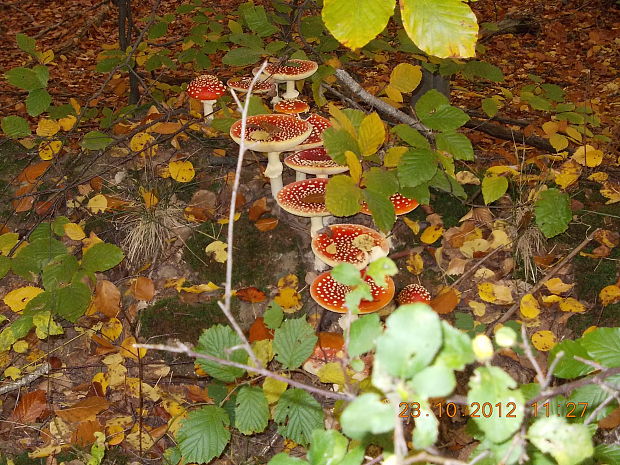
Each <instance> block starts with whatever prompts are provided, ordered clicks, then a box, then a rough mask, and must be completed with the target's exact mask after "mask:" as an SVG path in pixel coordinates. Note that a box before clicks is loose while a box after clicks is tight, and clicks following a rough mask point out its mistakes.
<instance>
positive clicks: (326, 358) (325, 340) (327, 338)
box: [310, 333, 344, 362]
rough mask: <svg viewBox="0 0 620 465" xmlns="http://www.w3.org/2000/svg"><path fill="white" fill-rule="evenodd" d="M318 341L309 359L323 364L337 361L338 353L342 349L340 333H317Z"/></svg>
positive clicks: (342, 342) (342, 338)
mask: <svg viewBox="0 0 620 465" xmlns="http://www.w3.org/2000/svg"><path fill="white" fill-rule="evenodd" d="M318 336H319V339H318V340H317V342H316V345H315V346H314V351H313V352H312V355H310V358H311V359H315V360H321V361H323V362H333V361H334V360H337V358H338V357H337V354H338V352H342V350H343V349H344V337H343V336H342V334H340V333H319V334H318Z"/></svg>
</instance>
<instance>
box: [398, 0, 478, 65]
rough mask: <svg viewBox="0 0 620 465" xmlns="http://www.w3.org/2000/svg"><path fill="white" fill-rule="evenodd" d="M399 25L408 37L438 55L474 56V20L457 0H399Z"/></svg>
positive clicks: (475, 40) (464, 6)
mask: <svg viewBox="0 0 620 465" xmlns="http://www.w3.org/2000/svg"><path fill="white" fill-rule="evenodd" d="M400 14H401V18H402V21H403V26H404V28H405V31H407V35H408V36H409V37H410V38H411V40H412V41H413V42H414V43H415V44H416V45H417V46H418V47H419V48H420V49H422V50H423V51H424V52H426V53H427V54H428V55H434V56H437V57H439V58H449V57H455V58H468V57H473V56H476V42H477V40H478V21H477V19H476V15H475V14H474V12H473V11H472V10H471V8H470V7H469V5H467V4H466V3H463V2H461V1H459V0H401V2H400Z"/></svg>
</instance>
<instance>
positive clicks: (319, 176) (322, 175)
mask: <svg viewBox="0 0 620 465" xmlns="http://www.w3.org/2000/svg"><path fill="white" fill-rule="evenodd" d="M316 177H317V178H323V179H327V178H329V175H327V174H317V175H316Z"/></svg>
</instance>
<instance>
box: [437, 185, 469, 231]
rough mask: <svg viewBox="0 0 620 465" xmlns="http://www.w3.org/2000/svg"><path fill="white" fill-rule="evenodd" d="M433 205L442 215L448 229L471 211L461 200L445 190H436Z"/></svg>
mask: <svg viewBox="0 0 620 465" xmlns="http://www.w3.org/2000/svg"><path fill="white" fill-rule="evenodd" d="M431 206H432V207H433V210H434V211H435V212H436V213H437V214H438V215H440V216H441V218H442V220H443V224H444V227H445V228H446V229H448V228H451V227H453V226H456V225H458V223H459V220H460V219H461V217H462V216H463V215H465V213H467V212H468V211H469V207H468V206H467V205H464V204H463V202H462V201H461V200H459V199H458V198H456V197H454V196H453V195H451V194H448V193H447V192H443V191H435V192H434V194H433V197H432V199H431Z"/></svg>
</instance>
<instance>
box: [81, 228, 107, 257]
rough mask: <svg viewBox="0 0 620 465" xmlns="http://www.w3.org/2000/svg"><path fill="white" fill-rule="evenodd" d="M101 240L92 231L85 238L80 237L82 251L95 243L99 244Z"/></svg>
mask: <svg viewBox="0 0 620 465" xmlns="http://www.w3.org/2000/svg"><path fill="white" fill-rule="evenodd" d="M101 242H103V241H102V240H101V239H99V237H98V236H97V235H96V234H95V233H94V232H92V231H91V232H90V235H89V236H88V237H87V238H86V239H82V244H83V245H82V253H84V252H86V251H87V250H88V249H90V248H91V247H92V246H93V245H95V244H99V243H101Z"/></svg>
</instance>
